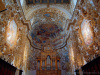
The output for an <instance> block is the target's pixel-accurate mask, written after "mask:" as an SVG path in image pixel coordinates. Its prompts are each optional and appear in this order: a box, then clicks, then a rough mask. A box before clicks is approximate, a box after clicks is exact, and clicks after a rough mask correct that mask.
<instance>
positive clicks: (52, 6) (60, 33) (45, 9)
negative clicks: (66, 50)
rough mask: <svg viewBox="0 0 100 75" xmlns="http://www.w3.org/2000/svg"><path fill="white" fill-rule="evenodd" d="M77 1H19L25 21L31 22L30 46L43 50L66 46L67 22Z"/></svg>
mask: <svg viewBox="0 0 100 75" xmlns="http://www.w3.org/2000/svg"><path fill="white" fill-rule="evenodd" d="M76 2H77V0H55V1H54V0H26V1H25V0H20V3H21V6H22V9H23V11H24V15H25V18H26V20H29V21H30V22H31V26H30V27H31V30H30V31H29V34H30V36H31V38H30V40H31V44H32V46H33V47H35V48H38V49H43V48H44V47H46V46H48V45H50V46H51V47H52V49H57V48H60V47H63V46H64V45H66V39H67V38H68V36H69V33H68V30H67V27H68V26H67V20H69V19H71V18H72V15H73V11H74V8H75V5H76Z"/></svg>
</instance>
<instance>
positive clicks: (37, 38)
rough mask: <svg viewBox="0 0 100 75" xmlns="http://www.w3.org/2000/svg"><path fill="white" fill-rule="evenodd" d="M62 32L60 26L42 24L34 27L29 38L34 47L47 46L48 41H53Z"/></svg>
mask: <svg viewBox="0 0 100 75" xmlns="http://www.w3.org/2000/svg"><path fill="white" fill-rule="evenodd" d="M62 31H63V28H62V27H61V26H58V25H55V24H43V25H39V26H36V27H34V29H33V31H32V32H31V37H32V40H33V44H34V45H35V46H39V44H43V45H45V44H47V43H48V42H49V43H50V42H51V41H50V39H54V38H55V37H56V36H58V35H60V33H61V32H62Z"/></svg>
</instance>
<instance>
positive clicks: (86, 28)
mask: <svg viewBox="0 0 100 75" xmlns="http://www.w3.org/2000/svg"><path fill="white" fill-rule="evenodd" d="M81 34H82V37H83V40H84V43H85V44H86V45H87V46H89V45H91V44H92V42H93V33H92V30H91V25H90V22H89V20H85V19H84V20H83V22H82V24H81Z"/></svg>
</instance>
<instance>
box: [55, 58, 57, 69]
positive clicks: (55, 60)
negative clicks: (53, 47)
mask: <svg viewBox="0 0 100 75" xmlns="http://www.w3.org/2000/svg"><path fill="white" fill-rule="evenodd" d="M55 70H57V60H56V59H55Z"/></svg>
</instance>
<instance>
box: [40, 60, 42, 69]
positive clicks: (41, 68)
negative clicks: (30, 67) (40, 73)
mask: <svg viewBox="0 0 100 75" xmlns="http://www.w3.org/2000/svg"><path fill="white" fill-rule="evenodd" d="M40 70H42V59H41V61H40Z"/></svg>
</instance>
